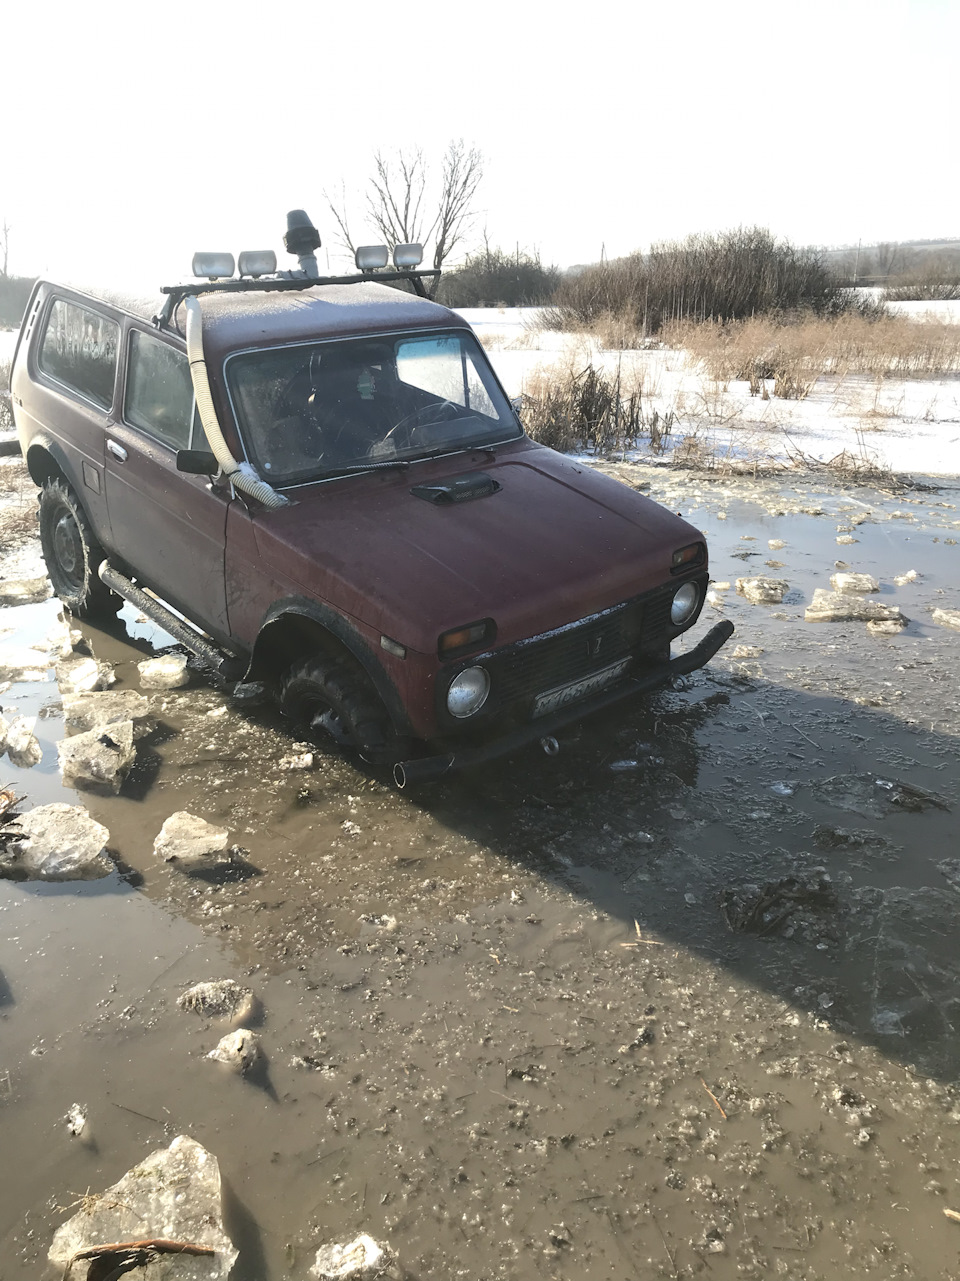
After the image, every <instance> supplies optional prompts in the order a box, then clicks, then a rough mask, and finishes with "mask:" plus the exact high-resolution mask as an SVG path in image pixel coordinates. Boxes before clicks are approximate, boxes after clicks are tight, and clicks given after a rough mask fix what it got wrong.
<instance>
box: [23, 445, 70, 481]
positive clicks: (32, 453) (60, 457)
mask: <svg viewBox="0 0 960 1281" xmlns="http://www.w3.org/2000/svg"><path fill="white" fill-rule="evenodd" d="M25 461H26V464H27V471H29V473H30V479H31V480H32V481H34V482H35V483H36V484H37V485H39V486H41V487H42V486H43V484H44V481H47V480H64V481H66V483H67V484H68V485H70V486H71V488H73V482H72V481H71V480H70V477H69V475H68V473H67V459H66V454H65V453H64V451H63V450H62V449H61V448H60V446H59V445H58V444H57V443H56V441H51V440H45V439H43V438H42V437H41V438H40V439H38V438H37V437H34V438H33V440H32V441H31V442H30V445H29V447H28V449H27V456H26V459H25Z"/></svg>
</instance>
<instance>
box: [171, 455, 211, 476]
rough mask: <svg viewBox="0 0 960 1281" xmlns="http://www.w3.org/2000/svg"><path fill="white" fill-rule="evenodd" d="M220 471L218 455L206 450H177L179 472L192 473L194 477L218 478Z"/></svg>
mask: <svg viewBox="0 0 960 1281" xmlns="http://www.w3.org/2000/svg"><path fill="white" fill-rule="evenodd" d="M219 470H220V464H219V463H218V462H217V456H216V454H211V453H209V452H208V451H207V450H206V449H178V450H177V471H186V472H190V473H191V474H192V475H194V476H216V474H217V472H218V471H219Z"/></svg>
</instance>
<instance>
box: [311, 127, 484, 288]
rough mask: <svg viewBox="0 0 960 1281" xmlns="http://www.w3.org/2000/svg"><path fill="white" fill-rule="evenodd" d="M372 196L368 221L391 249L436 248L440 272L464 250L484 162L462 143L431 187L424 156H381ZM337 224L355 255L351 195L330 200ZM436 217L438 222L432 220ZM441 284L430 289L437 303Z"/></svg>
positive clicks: (376, 158) (448, 152)
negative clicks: (410, 246)
mask: <svg viewBox="0 0 960 1281" xmlns="http://www.w3.org/2000/svg"><path fill="white" fill-rule="evenodd" d="M373 163H374V172H373V175H372V176H371V178H370V180H369V186H368V190H367V193H366V216H367V221H368V223H369V224H371V225H372V226H373V227H374V228H376V233H377V235H378V236H379V237H380V238H381V240H383V241H385V242H386V243H387V244H388V245H398V244H399V245H405V244H420V245H423V246H424V248H425V249H426V248H427V247H428V246H430V245H431V244H432V253H429V252H428V253H427V254H426V255H425V256H426V257H427V258H428V259H430V258H432V262H433V266H434V267H435V268H437V269H438V270H439V269H440V268H441V267H442V266H443V264H444V262H445V261H446V260H447V258H449V257H450V255H451V254H452V253H453V251H454V249H456V247H457V246H458V245H460V244H462V242H463V240H464V237H465V236H466V234H467V232H468V231H469V228H470V224H471V223H472V221H473V201H474V198H475V196H476V192H477V187H478V186H479V183H480V179H481V178H482V177H483V157H482V156H481V154H480V152H479V151H478V150H477V148H476V147H470V148H468V147H467V146H466V145H465V144H464V142H463V140H462V139H459V140H455V141H453V142H451V143H450V145H449V146H448V147H447V150H446V152H445V153H444V156H443V160H442V162H441V166H440V177H439V181H438V182H437V183H431V181H430V170H429V166H428V164H427V161H426V160H425V158H424V155H423V152H422V151H421V150H420V149H419V148H418V149H417V150H416V151H413V152H403V151H401V152H400V153H399V155H398V156H396V157H395V158H393V157H390V156H386V155H384V154H383V152H380V151H378V152H377V153H376V154H375V155H374V158H373ZM326 199H327V204H328V206H329V208H330V212H331V214H332V215H333V218H334V221H335V222H336V224H337V228H338V231H339V238H340V243H341V244H342V245H343V246H344V247H345V248H347V249H349V250H350V252H351V253H353V252H355V250H356V242H355V238H354V236H353V234H352V233H351V230H350V226H349V215H348V212H347V199H346V192H345V191H344V189H343V188H342V187H341V189H340V193H339V197H332V196H330V195H327V196H326ZM431 215H432V216H431ZM435 291H436V282H435V281H434V282H433V285H432V287H430V288H429V289H428V292H429V294H430V296H431V297H432V296H433V294H434V292H435Z"/></svg>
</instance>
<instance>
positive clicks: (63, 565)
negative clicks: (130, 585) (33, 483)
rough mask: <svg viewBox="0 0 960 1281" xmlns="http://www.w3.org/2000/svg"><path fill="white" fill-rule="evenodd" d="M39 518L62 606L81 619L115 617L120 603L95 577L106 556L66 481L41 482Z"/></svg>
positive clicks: (46, 555) (45, 549)
mask: <svg viewBox="0 0 960 1281" xmlns="http://www.w3.org/2000/svg"><path fill="white" fill-rule="evenodd" d="M39 519H40V546H41V548H42V549H43V559H44V560H45V561H46V565H47V573H48V574H49V576H50V582H51V583H52V584H53V590H54V591H55V592H56V594H57V595H58V596H59V597H60V599H61V600H62V601H63V603H64V605H66V606H67V608H68V609H69V610H70V612H71V613H73V614H76V615H77V616H78V617H80V618H90V617H95V616H96V615H98V614H99V615H103V614H115V613H116V612H117V610H118V609H119V608H120V606H121V605H122V604H123V601H122V600H121V599H120V597H119V596H117V595H115V594H114V593H113V592H112V591H110V589H109V587H106V586H105V585H104V584H103V583H102V582H101V581H100V578H99V577H98V574H97V570H98V569H99V567H100V562H101V561H102V560H103V559H104V556H105V555H106V553H105V552H104V550H103V548H102V547H101V546H100V544H99V543H98V542H97V540H96V538H95V537H94V533H93V530H92V529H91V528H90V522H89V521H88V520H87V514H86V512H85V511H84V510H83V508H82V507H81V506H80V502H79V499H78V498H77V496H76V494H75V493H74V492H73V490H72V489H71V488H70V486H69V485H68V484H67V482H66V481H65V480H60V479H56V478H51V479H49V480H45V481H44V482H43V489H42V490H41V491H40V517H39Z"/></svg>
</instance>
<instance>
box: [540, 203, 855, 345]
mask: <svg viewBox="0 0 960 1281" xmlns="http://www.w3.org/2000/svg"><path fill="white" fill-rule="evenodd" d="M554 301H555V309H554V311H555V315H554V323H555V327H557V328H567V329H568V328H574V327H577V326H579V327H588V326H591V325H593V324H595V323H597V322H598V321H600V320H601V319H602V317H604V316H608V315H612V316H615V317H617V318H618V319H619V320H620V321H621V322H622V323H623V324H625V325H627V326H628V327H629V328H630V329H631V330H633V331H635V332H638V333H639V334H641V335H642V336H644V337H646V336H648V335H651V334H656V333H659V331H660V330H661V329H662V328H663V327H664V326H665V325H667V324H670V323H676V322H678V321H684V320H694V321H704V320H716V321H721V322H726V321H731V320H738V319H743V318H745V317H748V316H755V315H767V314H771V313H791V312H795V311H799V310H806V311H813V312H815V313H817V314H821V315H829V314H836V313H839V312H842V311H846V310H849V309H850V308H852V307H855V306H856V305H857V300H856V295H854V294H853V293H852V292H851V291H849V290H844V289H842V288H841V286H840V284H839V283H838V281H837V279H836V278H835V277H834V276H833V274H832V273H831V272H830V271H829V269H828V268H827V267H826V266H825V264H824V262H823V260H822V258H821V257H820V255H819V254H818V253H817V252H816V251H814V250H811V249H797V248H795V247H794V246H793V245H791V244H789V243H788V242H787V241H780V240H777V239H776V238H775V237H774V236H773V235H772V234H771V233H770V232H769V231H767V230H765V229H764V228H761V227H739V228H737V229H736V230H733V231H726V232H721V233H720V234H718V235H707V234H699V235H694V236H688V237H687V238H686V239H685V240H680V241H665V242H662V243H660V244H656V245H653V246H652V248H651V249H650V252H649V253H648V254H646V255H643V254H639V253H635V254H631V255H629V256H628V257H626V258H618V259H615V260H614V261H613V262H609V263H600V264H597V265H595V266H591V267H587V268H586V269H584V270H583V271H580V272H578V273H577V274H576V275H573V276H568V277H567V278H566V279H565V280H564V281H562V282H561V284H560V287H559V288H558V290H557V293H556V296H555V299H554Z"/></svg>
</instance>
